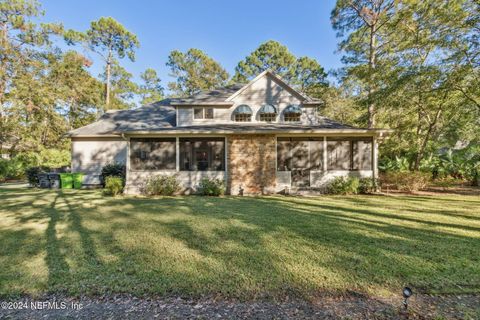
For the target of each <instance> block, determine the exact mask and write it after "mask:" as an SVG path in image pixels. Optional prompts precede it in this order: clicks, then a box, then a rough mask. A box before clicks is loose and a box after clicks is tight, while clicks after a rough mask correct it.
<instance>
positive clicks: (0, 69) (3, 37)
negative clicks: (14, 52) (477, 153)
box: [0, 23, 8, 124]
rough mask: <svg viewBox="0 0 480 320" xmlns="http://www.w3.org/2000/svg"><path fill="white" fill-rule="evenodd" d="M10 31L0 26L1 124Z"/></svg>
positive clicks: (3, 24) (0, 121)
mask: <svg viewBox="0 0 480 320" xmlns="http://www.w3.org/2000/svg"><path fill="white" fill-rule="evenodd" d="M7 36H8V29H7V24H6V23H2V24H1V25H0V41H1V42H0V47H1V48H2V49H1V50H2V53H1V57H2V59H1V61H0V124H2V122H3V115H4V109H3V105H4V102H5V101H4V97H5V90H6V87H7V85H6V81H7V80H6V75H5V74H6V72H7V52H6V51H7V50H8V38H7Z"/></svg>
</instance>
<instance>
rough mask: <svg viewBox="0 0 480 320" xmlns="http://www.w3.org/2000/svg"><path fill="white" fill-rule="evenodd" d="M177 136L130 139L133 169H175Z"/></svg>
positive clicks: (131, 165)
mask: <svg viewBox="0 0 480 320" xmlns="http://www.w3.org/2000/svg"><path fill="white" fill-rule="evenodd" d="M176 157H177V155H176V148H175V138H145V139H137V138H132V139H130V167H131V169H132V170H152V171H153V170H175V169H176V159H177V158H176Z"/></svg>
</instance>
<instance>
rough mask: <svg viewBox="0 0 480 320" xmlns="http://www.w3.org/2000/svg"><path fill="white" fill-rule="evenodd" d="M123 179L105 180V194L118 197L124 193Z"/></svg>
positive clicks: (110, 178)
mask: <svg viewBox="0 0 480 320" xmlns="http://www.w3.org/2000/svg"><path fill="white" fill-rule="evenodd" d="M123 184H124V182H123V178H122V177H115V176H108V177H106V178H105V194H108V195H111V196H116V195H119V194H121V193H122V192H123Z"/></svg>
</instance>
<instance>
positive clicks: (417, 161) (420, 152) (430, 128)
mask: <svg viewBox="0 0 480 320" xmlns="http://www.w3.org/2000/svg"><path fill="white" fill-rule="evenodd" d="M441 113H442V109H438V110H437V112H436V113H435V117H434V118H433V121H432V122H431V123H430V124H429V125H428V130H427V132H426V133H425V136H424V137H423V141H422V145H421V146H420V150H418V152H417V156H416V158H415V167H414V168H413V169H414V170H415V171H418V169H419V168H420V161H422V159H423V157H424V156H425V149H426V148H427V144H428V141H430V138H431V135H432V132H433V130H434V128H435V126H436V124H437V121H438V118H439V117H440V114H441Z"/></svg>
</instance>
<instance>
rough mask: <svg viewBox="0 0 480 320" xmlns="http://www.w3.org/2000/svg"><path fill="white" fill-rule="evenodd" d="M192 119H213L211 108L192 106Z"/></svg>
mask: <svg viewBox="0 0 480 320" xmlns="http://www.w3.org/2000/svg"><path fill="white" fill-rule="evenodd" d="M193 119H195V120H201V119H213V108H210V107H209V108H207V107H205V108H193Z"/></svg>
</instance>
